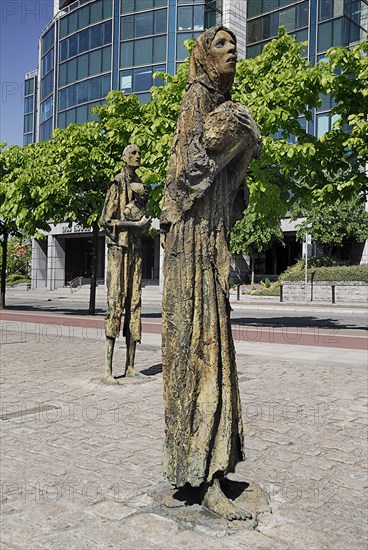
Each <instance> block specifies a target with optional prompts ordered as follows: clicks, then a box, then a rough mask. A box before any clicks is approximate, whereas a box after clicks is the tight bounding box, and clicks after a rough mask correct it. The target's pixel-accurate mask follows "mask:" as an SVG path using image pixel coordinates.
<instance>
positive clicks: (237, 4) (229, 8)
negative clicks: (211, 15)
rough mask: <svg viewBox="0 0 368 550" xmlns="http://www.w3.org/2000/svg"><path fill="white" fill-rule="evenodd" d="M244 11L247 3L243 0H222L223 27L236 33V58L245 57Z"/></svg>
mask: <svg viewBox="0 0 368 550" xmlns="http://www.w3.org/2000/svg"><path fill="white" fill-rule="evenodd" d="M246 12H247V3H246V1H245V0H223V4H222V21H223V24H224V25H225V27H228V28H229V29H230V30H231V31H233V32H234V33H235V34H236V38H237V49H238V59H245V51H246V39H245V34H246V21H247V20H246Z"/></svg>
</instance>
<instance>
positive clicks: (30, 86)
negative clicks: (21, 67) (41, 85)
mask: <svg viewBox="0 0 368 550" xmlns="http://www.w3.org/2000/svg"><path fill="white" fill-rule="evenodd" d="M33 91H34V80H33V78H30V79H29V80H26V81H25V90H24V95H30V94H33Z"/></svg>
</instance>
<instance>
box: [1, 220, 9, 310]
mask: <svg viewBox="0 0 368 550" xmlns="http://www.w3.org/2000/svg"><path fill="white" fill-rule="evenodd" d="M1 246H2V265H1V296H0V309H5V290H6V261H7V252H8V232H7V231H6V229H4V234H3V240H2V243H1Z"/></svg>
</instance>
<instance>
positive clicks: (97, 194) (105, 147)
mask: <svg viewBox="0 0 368 550" xmlns="http://www.w3.org/2000/svg"><path fill="white" fill-rule="evenodd" d="M50 144H51V147H52V155H53V156H52V159H53V162H54V163H55V165H56V166H58V170H59V183H60V186H61V188H62V191H63V194H62V197H61V198H60V210H61V212H59V214H60V215H61V217H62V219H63V221H69V222H72V221H77V222H78V223H79V224H81V225H82V226H83V227H86V228H92V265H91V287H90V300H89V309H88V313H89V315H94V314H95V311H96V272H97V261H98V258H97V254H98V235H99V219H100V216H101V211H102V207H103V203H104V199H105V194H106V190H107V185H108V182H109V181H110V180H111V179H112V177H113V175H114V173H115V171H116V170H117V164H116V162H115V160H114V156H115V158H116V157H117V153H116V154H115V155H114V154H113V152H112V151H111V148H110V142H109V141H108V140H107V139H106V134H105V133H104V132H102V131H101V127H100V125H99V124H98V123H97V122H85V123H84V124H81V125H77V124H70V125H69V126H68V127H67V128H65V129H64V130H59V129H57V130H55V132H54V134H53V136H52V138H51V140H50ZM120 156H121V151H120ZM50 183H51V182H50Z"/></svg>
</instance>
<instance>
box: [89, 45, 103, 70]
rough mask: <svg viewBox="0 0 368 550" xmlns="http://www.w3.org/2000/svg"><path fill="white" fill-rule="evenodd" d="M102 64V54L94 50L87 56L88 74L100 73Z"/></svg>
mask: <svg viewBox="0 0 368 550" xmlns="http://www.w3.org/2000/svg"><path fill="white" fill-rule="evenodd" d="M101 64H102V52H101V50H96V51H94V52H91V53H90V54H89V73H90V74H97V73H100V72H101Z"/></svg>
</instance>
